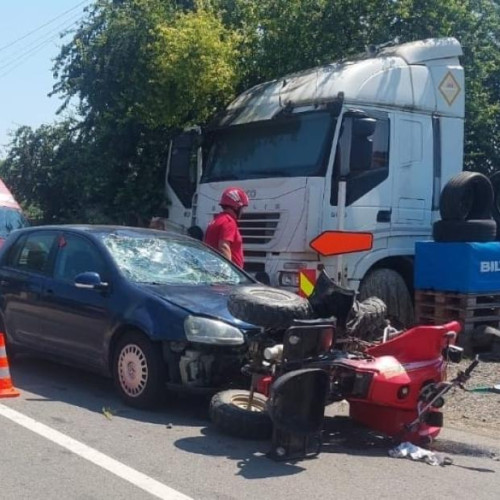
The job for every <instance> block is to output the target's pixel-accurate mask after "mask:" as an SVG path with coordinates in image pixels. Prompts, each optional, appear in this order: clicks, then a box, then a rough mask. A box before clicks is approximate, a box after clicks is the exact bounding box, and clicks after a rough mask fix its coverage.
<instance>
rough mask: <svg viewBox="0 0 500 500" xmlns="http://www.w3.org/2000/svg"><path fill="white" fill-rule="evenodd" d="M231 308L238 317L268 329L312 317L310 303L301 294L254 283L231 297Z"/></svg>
mask: <svg viewBox="0 0 500 500" xmlns="http://www.w3.org/2000/svg"><path fill="white" fill-rule="evenodd" d="M227 307H228V309H229V312H230V313H231V314H232V315H233V316H234V317H235V318H238V319H240V320H242V321H245V322H247V323H251V324H253V325H257V326H261V327H264V328H274V329H286V328H288V327H289V326H290V325H291V324H292V322H293V321H294V320H296V319H309V318H311V317H312V311H311V306H310V305H309V302H308V301H307V300H306V299H304V298H302V297H299V296H298V295H297V294H295V293H292V292H287V291H286V290H279V289H277V288H271V287H267V286H258V285H251V286H246V287H242V288H240V289H238V290H237V291H236V292H234V293H232V294H231V295H230V296H229V299H228V303H227Z"/></svg>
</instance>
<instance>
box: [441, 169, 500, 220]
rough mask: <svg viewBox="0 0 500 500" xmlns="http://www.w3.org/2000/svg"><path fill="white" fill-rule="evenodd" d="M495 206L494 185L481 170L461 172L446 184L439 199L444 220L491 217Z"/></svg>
mask: <svg viewBox="0 0 500 500" xmlns="http://www.w3.org/2000/svg"><path fill="white" fill-rule="evenodd" d="M492 206H493V187H492V185H491V182H490V180H489V179H488V177H486V176H485V175H483V174H480V173H479V172H461V173H459V174H458V175H456V176H455V177H452V178H451V179H450V181H449V182H448V183H447V184H446V185H445V187H444V189H443V191H442V193H441V198H440V201H439V211H440V213H441V218H442V219H443V220H447V221H448V220H449V221H463V220H469V219H489V218H490V217H491V209H492Z"/></svg>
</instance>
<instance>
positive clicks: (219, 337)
mask: <svg viewBox="0 0 500 500" xmlns="http://www.w3.org/2000/svg"><path fill="white" fill-rule="evenodd" d="M184 332H185V334H186V338H187V339H188V340H189V341H190V342H199V343H201V344H215V345H241V344H243V343H244V342H245V337H244V336H243V333H242V332H241V331H240V330H238V328H236V327H234V326H231V325H228V324H227V323H224V322H223V321H219V320H216V319H209V318H203V317H201V316H188V317H187V318H186V319H185V320H184Z"/></svg>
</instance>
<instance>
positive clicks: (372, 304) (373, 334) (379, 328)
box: [346, 297, 387, 340]
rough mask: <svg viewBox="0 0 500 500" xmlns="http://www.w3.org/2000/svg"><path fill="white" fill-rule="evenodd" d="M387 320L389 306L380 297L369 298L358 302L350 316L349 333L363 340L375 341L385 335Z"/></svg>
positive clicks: (347, 325) (347, 326)
mask: <svg viewBox="0 0 500 500" xmlns="http://www.w3.org/2000/svg"><path fill="white" fill-rule="evenodd" d="M386 319H387V306H386V305H385V302H384V301H383V300H381V299H379V298H378V297H368V298H367V299H365V300H363V301H362V302H358V301H356V302H355V303H354V305H353V307H352V309H351V312H350V314H349V317H348V320H347V324H346V328H347V333H348V334H349V335H350V336H352V337H356V338H359V339H362V340H374V339H376V338H378V337H380V336H382V334H383V333H384V327H385V326H386Z"/></svg>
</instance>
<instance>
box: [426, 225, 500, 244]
mask: <svg viewBox="0 0 500 500" xmlns="http://www.w3.org/2000/svg"><path fill="white" fill-rule="evenodd" d="M496 235H497V223H496V222H495V221H494V220H491V219H490V220H460V221H459V220H438V221H436V222H435V223H434V225H433V226H432V237H433V238H434V241H438V242H442V243H453V242H467V241H468V242H476V243H477V242H487V241H494V240H495V238H496Z"/></svg>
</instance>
